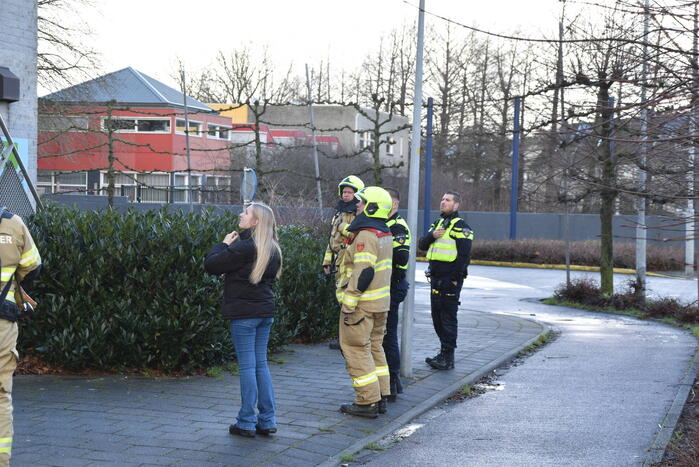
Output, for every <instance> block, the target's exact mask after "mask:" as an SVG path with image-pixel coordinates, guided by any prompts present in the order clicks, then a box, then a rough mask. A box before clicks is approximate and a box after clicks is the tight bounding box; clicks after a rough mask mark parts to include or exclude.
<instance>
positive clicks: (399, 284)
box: [383, 188, 410, 402]
mask: <svg viewBox="0 0 699 467" xmlns="http://www.w3.org/2000/svg"><path fill="white" fill-rule="evenodd" d="M386 191H388V193H389V194H390V195H391V200H392V206H391V212H390V214H389V217H388V220H387V221H386V225H387V226H388V228H389V229H391V235H393V269H392V272H391V307H390V308H389V310H388V317H387V319H386V335H385V336H384V338H383V350H384V353H385V354H386V362H387V363H388V372H389V374H390V382H391V394H390V395H389V396H388V398H387V399H388V401H389V402H395V400H396V395H397V394H401V393H402V392H403V385H402V384H401V382H400V347H398V307H399V306H400V304H401V302H402V301H403V300H405V296H406V295H407V293H408V281H407V280H405V273H406V271H407V269H408V258H409V256H410V229H409V228H408V224H407V223H406V222H405V219H403V218H402V217H400V216H399V215H398V207H399V206H400V193H399V192H398V190H396V189H394V188H386Z"/></svg>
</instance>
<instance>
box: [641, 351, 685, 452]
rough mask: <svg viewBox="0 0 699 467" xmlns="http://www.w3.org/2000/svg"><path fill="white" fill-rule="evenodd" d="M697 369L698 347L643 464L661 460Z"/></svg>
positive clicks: (660, 423) (659, 423) (659, 424)
mask: <svg viewBox="0 0 699 467" xmlns="http://www.w3.org/2000/svg"><path fill="white" fill-rule="evenodd" d="M698 370H699V349H695V351H694V356H693V357H692V360H691V361H690V362H689V365H688V367H687V371H686V372H685V374H684V376H683V377H682V380H681V381H680V383H679V384H678V389H677V394H676V395H675V399H674V400H673V401H672V405H671V406H670V408H669V409H668V411H667V413H666V414H665V417H663V419H662V420H660V422H658V426H659V429H658V433H657V434H656V435H655V439H654V440H653V442H652V443H651V444H650V446H649V447H648V448H647V451H648V454H646V457H645V459H643V465H644V466H651V465H653V464H657V463H659V462H661V461H662V460H663V456H664V455H665V451H666V450H667V446H668V444H670V440H671V439H672V436H673V435H674V433H675V428H676V427H677V422H678V420H679V418H680V415H682V411H683V410H684V406H685V404H686V402H687V398H688V397H689V392H690V391H691V390H692V386H693V384H694V379H695V378H696V376H697V371H698Z"/></svg>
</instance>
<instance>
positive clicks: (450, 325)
mask: <svg viewBox="0 0 699 467" xmlns="http://www.w3.org/2000/svg"><path fill="white" fill-rule="evenodd" d="M463 283H464V281H463V279H461V280H459V281H458V282H457V284H456V285H454V283H453V282H452V281H451V279H450V278H449V277H434V276H432V283H431V286H432V287H431V288H432V293H431V294H430V302H431V305H432V324H433V325H434V330H435V332H436V333H437V337H439V342H440V344H441V347H442V349H448V350H451V349H455V348H456V336H457V334H458V330H459V324H458V321H457V318H456V313H457V311H458V310H459V303H460V302H459V296H460V295H461V286H462V285H463Z"/></svg>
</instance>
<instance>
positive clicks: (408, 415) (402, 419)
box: [319, 318, 553, 467]
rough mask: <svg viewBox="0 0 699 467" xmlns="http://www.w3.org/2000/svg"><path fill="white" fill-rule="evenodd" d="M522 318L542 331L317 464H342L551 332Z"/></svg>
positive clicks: (547, 327) (323, 465)
mask: <svg viewBox="0 0 699 467" xmlns="http://www.w3.org/2000/svg"><path fill="white" fill-rule="evenodd" d="M522 319H525V320H527V321H531V322H534V323H536V324H538V325H540V326H542V327H543V328H544V329H543V331H542V332H541V333H539V334H538V335H536V336H535V337H533V338H531V339H529V340H528V341H526V342H525V343H524V344H522V345H521V346H519V347H517V348H515V349H513V350H511V351H509V352H507V353H506V354H503V355H502V356H500V357H499V358H497V359H496V360H493V361H492V362H490V363H488V364H487V365H484V366H482V367H480V368H479V369H477V370H476V371H473V372H471V373H469V374H467V375H466V376H464V377H463V378H462V379H461V380H459V381H457V382H456V383H453V384H451V385H450V386H447V387H446V388H444V389H442V390H441V391H439V392H437V393H436V394H434V395H433V396H432V397H430V398H428V399H426V400H425V401H423V402H422V403H420V404H418V405H416V406H415V407H413V408H412V409H410V410H408V411H407V412H405V413H403V414H402V415H400V416H399V417H398V418H396V419H395V420H393V421H391V422H390V423H388V424H387V425H386V426H384V427H383V428H381V429H379V430H376V432H375V433H372V434H371V435H369V436H366V437H365V438H362V439H360V440H358V441H356V442H355V443H354V444H352V445H351V446H349V447H348V448H346V449H344V450H343V451H341V452H339V453H338V454H335V455H334V456H332V457H330V458H329V459H328V460H327V461H325V462H323V463H322V464H319V466H321V467H334V466H338V465H341V464H343V463H344V462H343V461H341V460H340V458H341V457H342V456H345V455H354V454H356V453H357V452H359V451H361V450H363V449H364V447H365V446H366V445H367V444H369V443H375V442H377V441H379V440H381V439H383V438H385V437H386V436H388V435H390V434H391V433H393V432H395V431H397V430H399V429H400V428H402V427H403V426H405V425H407V424H408V423H409V422H410V421H411V420H413V419H414V418H417V417H418V416H420V415H422V414H423V413H425V412H427V411H428V410H430V409H432V408H434V407H436V406H437V405H439V404H441V403H442V402H444V401H445V400H446V399H447V398H449V397H450V396H451V395H453V394H454V393H456V392H457V391H458V390H459V389H461V388H462V387H464V386H466V385H468V384H471V383H473V382H475V381H478V380H479V379H481V378H482V377H483V376H485V375H487V374H488V373H490V372H491V371H493V370H495V369H496V368H498V367H500V366H502V365H504V364H506V363H509V362H510V361H512V360H513V359H514V358H515V357H517V354H519V352H520V351H522V350H523V349H525V348H526V347H528V346H530V345H531V344H533V343H534V342H536V341H537V339H539V338H540V337H541V336H543V335H545V334H547V333H549V332H551V330H552V329H553V328H552V327H551V326H549V325H547V324H545V323H542V322H540V321H536V320H533V319H529V318H522Z"/></svg>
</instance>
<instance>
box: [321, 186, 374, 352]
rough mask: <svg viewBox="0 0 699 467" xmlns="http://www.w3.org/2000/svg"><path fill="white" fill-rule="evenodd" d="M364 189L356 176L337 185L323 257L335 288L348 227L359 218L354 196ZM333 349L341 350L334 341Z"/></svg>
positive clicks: (350, 235) (337, 285)
mask: <svg viewBox="0 0 699 467" xmlns="http://www.w3.org/2000/svg"><path fill="white" fill-rule="evenodd" d="M362 188H364V182H363V181H362V179H361V178H359V177H357V176H356V175H348V176H346V177H345V178H343V179H342V180H341V181H340V183H339V184H338V185H337V192H338V195H339V196H340V200H339V201H338V203H337V206H335V215H334V216H333V218H332V221H331V227H330V237H329V238H328V246H327V248H326V249H325V256H324V257H323V272H324V273H325V274H326V275H329V274H335V287H337V288H339V287H340V275H339V274H338V273H337V271H338V270H339V266H340V263H341V262H342V255H343V254H344V252H345V247H346V246H347V244H348V242H349V240H350V238H351V237H352V234H351V233H350V232H349V231H348V230H347V227H349V225H350V224H351V223H352V221H353V220H354V218H355V217H357V203H358V202H359V200H358V199H357V198H355V197H354V195H355V194H356V193H357V192H358V191H359V190H361V189H362ZM329 346H330V348H331V349H339V348H340V343H339V342H338V341H337V340H332V341H330V343H329Z"/></svg>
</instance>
